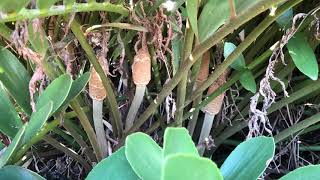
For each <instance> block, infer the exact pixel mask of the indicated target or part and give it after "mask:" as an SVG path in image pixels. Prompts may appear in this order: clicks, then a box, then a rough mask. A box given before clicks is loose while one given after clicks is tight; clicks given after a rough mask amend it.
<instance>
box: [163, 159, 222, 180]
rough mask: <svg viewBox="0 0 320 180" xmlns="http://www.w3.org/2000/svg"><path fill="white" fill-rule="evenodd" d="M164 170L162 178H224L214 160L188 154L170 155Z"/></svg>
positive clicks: (214, 179) (185, 179)
mask: <svg viewBox="0 0 320 180" xmlns="http://www.w3.org/2000/svg"><path fill="white" fill-rule="evenodd" d="M162 172H163V174H162V175H161V180H200V179H201V180H223V178H222V175H221V173H220V171H219V169H218V167H217V165H216V164H215V163H214V162H212V161H211V160H209V159H207V158H202V157H196V156H193V155H188V154H176V155H171V156H168V158H166V160H165V162H164V167H163V171H162Z"/></svg>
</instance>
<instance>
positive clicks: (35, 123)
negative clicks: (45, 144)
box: [22, 101, 53, 144]
mask: <svg viewBox="0 0 320 180" xmlns="http://www.w3.org/2000/svg"><path fill="white" fill-rule="evenodd" d="M52 105H53V104H52V101H49V102H48V103H47V104H46V105H44V106H43V107H41V108H40V109H39V110H37V111H36V112H33V113H32V115H31V118H30V121H29V122H28V123H27V125H26V126H27V127H26V130H25V134H24V138H23V141H22V144H24V143H26V142H28V141H29V140H30V139H31V138H32V137H33V136H35V135H36V134H37V133H38V132H39V130H40V129H41V128H42V127H43V125H44V124H45V123H46V121H47V119H48V118H49V116H50V113H51V111H52Z"/></svg>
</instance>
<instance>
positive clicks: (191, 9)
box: [186, 0, 198, 37]
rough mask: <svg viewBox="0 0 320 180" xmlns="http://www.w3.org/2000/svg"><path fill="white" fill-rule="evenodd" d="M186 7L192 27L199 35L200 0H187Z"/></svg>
mask: <svg viewBox="0 0 320 180" xmlns="http://www.w3.org/2000/svg"><path fill="white" fill-rule="evenodd" d="M186 8H187V13H188V19H189V22H190V25H191V28H192V30H193V32H194V34H195V35H196V36H197V37H198V0H187V1H186Z"/></svg>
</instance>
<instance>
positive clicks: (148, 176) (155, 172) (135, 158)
mask: <svg viewBox="0 0 320 180" xmlns="http://www.w3.org/2000/svg"><path fill="white" fill-rule="evenodd" d="M125 149H126V151H125V152H126V157H127V160H128V162H129V164H130V165H131V167H132V169H133V170H134V172H135V173H136V174H137V175H138V176H139V177H140V178H141V179H144V180H157V179H160V175H161V166H162V161H163V160H162V149H161V147H160V146H159V145H158V144H157V143H156V142H154V141H153V139H152V138H151V137H150V136H148V135H146V134H144V133H140V132H138V133H134V134H132V135H129V136H128V137H127V139H126V143H125Z"/></svg>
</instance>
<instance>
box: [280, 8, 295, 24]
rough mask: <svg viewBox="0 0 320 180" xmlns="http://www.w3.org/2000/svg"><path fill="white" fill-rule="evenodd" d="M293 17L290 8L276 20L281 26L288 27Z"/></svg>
mask: <svg viewBox="0 0 320 180" xmlns="http://www.w3.org/2000/svg"><path fill="white" fill-rule="evenodd" d="M292 19H293V10H292V8H290V9H288V10H287V11H286V12H285V13H284V14H282V15H281V16H280V17H278V18H277V20H276V22H277V24H278V25H279V26H280V27H281V28H289V27H290V26H291V23H292Z"/></svg>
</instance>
